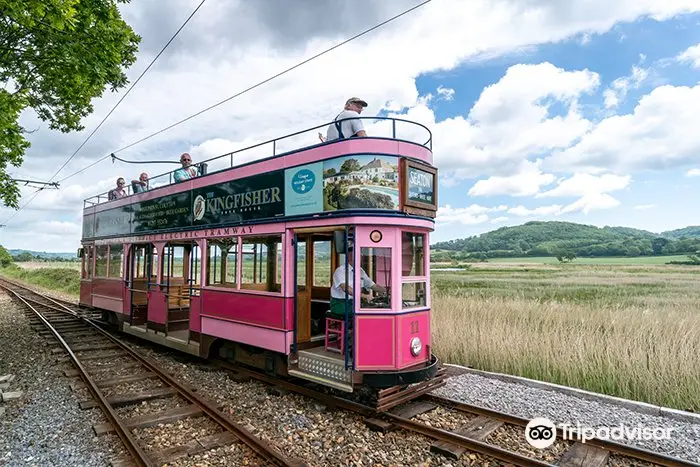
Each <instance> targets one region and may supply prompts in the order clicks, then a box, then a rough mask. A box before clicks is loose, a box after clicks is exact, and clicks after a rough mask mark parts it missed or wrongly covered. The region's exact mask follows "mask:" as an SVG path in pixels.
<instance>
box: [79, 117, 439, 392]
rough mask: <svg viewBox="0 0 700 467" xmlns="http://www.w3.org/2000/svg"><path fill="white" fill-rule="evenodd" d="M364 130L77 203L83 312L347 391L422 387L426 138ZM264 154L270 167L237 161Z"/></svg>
mask: <svg viewBox="0 0 700 467" xmlns="http://www.w3.org/2000/svg"><path fill="white" fill-rule="evenodd" d="M373 120H378V121H379V124H378V125H377V126H378V130H380V131H381V130H385V131H386V133H387V134H389V135H390V136H386V137H385V136H371V137H361V138H350V139H342V140H334V141H331V142H323V143H320V144H315V145H312V146H306V147H302V148H297V149H292V150H287V151H285V152H280V151H278V148H279V147H283V146H284V145H285V143H288V142H294V141H298V138H299V137H306V139H307V140H308V138H309V133H310V132H312V131H313V130H315V129H318V128H321V127H322V126H319V127H315V128H312V129H309V130H304V131H303V132H298V133H295V134H292V135H287V136H285V137H283V138H279V139H275V140H272V141H268V142H266V143H262V144H260V145H256V146H253V147H251V148H247V149H245V150H241V151H236V152H235V153H231V154H226V155H223V156H220V157H217V158H214V159H211V160H208V161H204V163H199V164H195V165H196V166H197V167H198V170H199V176H197V177H195V178H193V179H189V180H186V181H182V182H179V183H174V182H172V180H173V172H168V173H166V174H163V175H161V176H158V177H155V178H153V179H151V184H152V187H151V189H150V190H147V191H144V192H138V193H134V194H129V195H128V196H125V197H122V198H119V199H116V200H109V197H108V196H107V194H101V195H98V196H95V197H92V198H89V199H87V200H85V203H84V211H83V234H82V248H80V250H79V253H78V254H79V255H80V256H81V257H82V258H83V266H82V280H81V286H80V304H81V305H83V306H86V307H92V308H95V309H98V310H101V311H102V312H103V319H104V320H105V321H108V322H110V324H112V325H114V326H117V327H118V329H119V330H121V331H122V332H124V333H128V334H131V335H135V336H138V337H140V338H143V339H147V340H150V341H153V342H156V343H159V344H162V345H164V346H168V347H171V348H174V349H178V350H181V351H184V352H188V353H190V354H193V355H197V356H201V357H204V358H208V357H220V358H225V359H227V360H229V361H234V362H237V363H240V364H244V365H250V366H253V367H256V368H260V369H264V370H265V371H267V372H268V373H271V374H277V375H283V376H293V377H297V378H302V379H306V380H311V381H314V382H316V383H319V384H322V385H326V386H329V387H333V388H336V389H340V390H342V391H346V392H353V391H356V390H357V389H358V388H359V387H361V386H364V387H370V388H388V387H393V386H397V385H407V384H411V383H418V382H424V381H430V380H431V379H432V378H434V377H435V374H436V372H437V369H438V360H437V358H436V357H435V356H434V355H433V354H432V352H431V340H430V335H431V332H430V307H431V303H430V268H429V261H430V258H429V256H430V250H429V236H430V232H431V231H432V230H433V226H434V218H435V214H436V211H437V192H436V188H437V170H436V168H435V167H433V165H432V135H431V134H430V131H429V130H428V129H427V128H425V127H424V126H422V125H419V124H417V123H413V122H409V121H406V120H398V119H390V118H373ZM398 125H400V126H402V127H405V128H407V131H406V134H407V135H416V134H419V133H422V134H423V136H424V137H418V138H414V139H418V140H419V141H418V142H415V141H412V140H410V139H408V138H406V139H401V138H398V137H397V133H396V129H397V126H398ZM324 127H325V126H324ZM420 141H423V142H422V143H421V142H420ZM265 144H271V145H272V147H273V150H272V156H271V157H267V158H264V159H257V160H254V161H252V162H248V163H244V164H240V165H236V166H234V160H235V159H236V158H238V157H239V156H245V153H246V152H248V151H252V150H254V149H255V150H261V149H262V150H264V146H265ZM258 154H259V153H258ZM268 154H269V153H268ZM208 167H214V168H216V170H209V171H208V170H207V168H208ZM154 182H155V183H154ZM159 185H160V186H159ZM347 256H349V257H350V258H349V260H348V261H347V262H346V261H345V258H346V257H347ZM348 263H350V265H348ZM351 265H357V266H359V267H355V268H353V267H352V266H351ZM340 283H347V284H350V285H352V284H362V287H357V288H352V287H345V288H342V287H338V285H339V284H340ZM339 292H340V295H339Z"/></svg>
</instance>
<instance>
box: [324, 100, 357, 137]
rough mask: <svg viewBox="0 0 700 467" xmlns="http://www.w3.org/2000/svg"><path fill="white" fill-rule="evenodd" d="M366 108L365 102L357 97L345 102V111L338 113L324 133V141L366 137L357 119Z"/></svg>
mask: <svg viewBox="0 0 700 467" xmlns="http://www.w3.org/2000/svg"><path fill="white" fill-rule="evenodd" d="M365 107H367V102H365V101H363V100H362V99H360V98H359V97H351V98H350V99H348V100H347V102H345V110H343V111H342V112H340V113H339V114H338V115H337V116H336V117H335V118H334V119H333V123H332V124H331V125H329V127H328V132H327V133H326V141H333V140H334V139H344V138H353V137H356V136H367V132H365V127H364V126H363V125H362V120H360V119H359V118H358V117H359V116H360V113H361V112H362V109H364V108H365Z"/></svg>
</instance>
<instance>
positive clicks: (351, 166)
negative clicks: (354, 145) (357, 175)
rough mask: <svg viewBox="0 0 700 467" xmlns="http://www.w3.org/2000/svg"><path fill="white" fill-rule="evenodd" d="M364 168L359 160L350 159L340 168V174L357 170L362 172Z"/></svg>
mask: <svg viewBox="0 0 700 467" xmlns="http://www.w3.org/2000/svg"><path fill="white" fill-rule="evenodd" d="M360 168H362V166H361V165H360V163H359V162H358V160H357V159H354V158H353V159H348V160H346V161H345V162H343V165H341V166H340V172H341V173H349V172H355V171H357V170H360Z"/></svg>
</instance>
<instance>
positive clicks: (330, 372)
mask: <svg viewBox="0 0 700 467" xmlns="http://www.w3.org/2000/svg"><path fill="white" fill-rule="evenodd" d="M291 363H292V365H291V366H290V368H289V370H288V373H289V374H290V375H293V376H296V377H298V378H302V379H306V380H309V381H313V382H316V383H319V384H323V385H326V386H331V387H333V388H336V389H340V390H341V391H345V392H353V386H352V370H351V369H350V368H348V369H347V370H346V369H345V358H344V357H343V356H341V355H340V354H331V353H329V352H327V351H325V350H324V348H323V347H314V348H311V349H308V350H299V351H298V353H297V359H296V362H294V361H292V362H291ZM295 363H296V364H295ZM351 366H352V364H351Z"/></svg>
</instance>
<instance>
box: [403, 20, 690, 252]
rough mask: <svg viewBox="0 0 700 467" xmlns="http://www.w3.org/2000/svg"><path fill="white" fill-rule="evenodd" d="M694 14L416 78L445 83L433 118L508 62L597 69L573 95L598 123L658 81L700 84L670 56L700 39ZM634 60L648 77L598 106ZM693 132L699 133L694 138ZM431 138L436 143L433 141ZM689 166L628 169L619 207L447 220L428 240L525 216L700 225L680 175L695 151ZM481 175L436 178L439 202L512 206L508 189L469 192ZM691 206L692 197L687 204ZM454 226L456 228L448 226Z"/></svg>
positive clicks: (553, 110)
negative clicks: (612, 103) (593, 81)
mask: <svg viewBox="0 0 700 467" xmlns="http://www.w3.org/2000/svg"><path fill="white" fill-rule="evenodd" d="M699 25H700V15H690V16H686V17H681V18H677V19H673V20H669V21H665V22H658V21H654V20H650V19H646V20H640V21H637V22H634V23H631V24H619V25H617V26H615V27H614V28H613V29H612V30H611V31H609V32H607V33H604V34H599V35H598V34H596V35H590V36H584V35H578V36H577V37H573V38H571V39H568V40H565V41H562V42H560V43H556V44H544V45H539V46H536V47H529V48H527V49H526V50H523V51H519V52H516V53H513V54H509V55H506V56H503V57H498V58H494V59H490V60H484V61H479V62H477V63H469V64H465V65H463V66H460V67H458V68H455V69H453V70H450V71H446V72H436V73H427V74H424V75H422V76H420V77H419V78H418V79H417V80H416V84H417V88H418V90H419V92H420V94H421V95H425V94H429V93H432V94H433V95H435V94H437V89H438V88H439V87H441V88H446V89H452V90H454V94H453V97H452V99H451V100H445V99H435V100H434V101H433V102H431V105H430V107H431V109H433V111H434V113H435V118H436V123H439V122H440V121H442V120H444V119H447V118H453V117H457V116H460V115H462V116H463V115H466V114H468V112H469V109H471V108H472V106H473V105H474V104H475V103H476V102H477V100H478V99H479V97H480V95H481V93H482V91H483V89H484V88H486V87H488V86H491V85H494V84H496V83H497V82H498V81H499V80H500V79H501V78H502V77H503V76H504V74H505V73H506V71H507V70H508V68H509V67H511V66H513V65H517V64H524V63H526V64H539V63H542V62H548V63H551V64H553V65H554V66H556V67H559V68H563V69H565V70H570V71H573V70H583V69H588V70H591V71H594V72H596V73H598V74H599V75H600V86H599V87H598V89H597V90H596V92H594V93H592V94H591V95H584V96H582V98H581V99H580V103H581V112H582V114H583V115H584V116H585V117H586V118H587V119H590V120H592V121H600V120H601V119H603V118H605V117H606V116H609V115H611V114H618V115H620V114H628V113H631V112H633V111H634V109H635V107H636V106H637V104H638V102H639V99H640V98H642V97H643V96H644V95H646V94H648V93H649V92H650V91H651V90H653V89H654V88H656V87H658V86H662V85H672V86H690V87H692V86H694V85H696V84H697V83H698V82H700V69H698V68H693V67H692V66H689V64H687V63H681V62H679V61H678V60H674V57H676V56H678V54H680V53H681V52H683V51H685V50H686V49H688V48H689V47H691V46H695V45H696V44H698V43H700V27H698V26H699ZM633 66H638V67H640V68H644V69H649V70H650V73H649V77H648V78H647V80H645V82H643V83H642V84H641V85H640V86H639V88H637V89H630V90H629V91H628V92H627V94H626V97H625V99H624V100H622V101H621V103H620V105H619V106H617V108H616V109H615V110H614V112H610V111H607V110H606V109H605V108H604V96H603V91H604V90H605V89H606V88H608V87H609V86H610V85H611V84H612V82H613V81H614V80H616V79H618V78H620V77H623V76H626V75H629V74H630V70H631V69H632V67H633ZM563 113H565V108H564V107H563V106H561V105H558V103H556V102H555V103H553V105H552V106H551V107H550V109H549V115H550V116H555V115H562V114H563ZM698 138H700V135H699V136H698ZM435 144H437V145H439V141H436V142H435ZM696 161H697V163H696V164H695V165H692V164H691V165H688V166H687V167H686V166H683V167H682V168H681V167H674V168H669V169H667V170H639V171H635V172H631V173H630V175H631V179H632V180H631V182H630V183H629V185H628V186H627V187H626V188H624V189H623V190H620V191H617V192H616V193H615V198H616V199H617V200H618V201H619V202H620V204H619V206H616V207H613V208H610V209H601V210H595V211H591V212H589V213H588V214H584V213H583V212H574V213H570V214H562V215H560V216H533V217H527V218H522V217H513V216H508V215H504V216H503V217H508V220H505V221H503V222H498V223H497V224H495V225H494V224H489V223H475V224H472V225H469V224H467V225H464V224H460V223H458V222H457V223H453V225H449V226H438V229H437V230H436V232H435V233H434V234H433V236H432V241H441V240H447V239H450V238H455V237H461V236H469V235H476V234H479V233H482V232H485V231H488V230H492V229H495V228H498V227H501V226H504V225H518V224H521V223H523V222H525V221H527V220H561V221H571V222H581V223H586V224H594V225H599V226H603V225H623V226H631V227H636V228H641V229H647V230H651V231H656V232H660V231H663V230H671V229H675V228H680V227H684V226H687V225H692V224H700V214H698V211H697V210H694V209H689V207H690V205H689V201H690V200H693V199H694V200H698V199H700V183H698V182H700V177H687V176H686V174H687V172H688V170H690V169H692V168H693V167H698V166H700V154H698V155H697V158H696ZM480 178H486V177H475V178H467V179H464V180H462V181H460V182H459V183H457V184H455V185H451V184H444V183H442V184H440V187H439V188H440V192H439V196H440V204H441V205H443V204H450V205H451V206H453V207H460V206H465V205H470V204H472V203H476V204H478V205H480V206H486V207H495V206H499V205H508V206H510V205H512V204H513V200H514V199H513V197H511V196H508V195H494V196H487V197H484V196H478V197H472V196H468V195H467V193H468V190H469V188H470V187H472V186H473V184H474V183H475V182H476V181H478V180H479V179H480ZM555 203H566V200H565V199H563V198H559V197H553V198H548V199H547V200H546V201H543V200H539V199H534V198H532V197H524V198H519V199H518V200H517V204H519V205H523V206H525V207H526V208H529V209H534V208H537V207H539V206H545V205H551V204H555ZM693 204H694V203H693ZM454 224H457V225H458V232H459V233H457V229H456V228H455V227H456V226H455V225H454Z"/></svg>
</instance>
